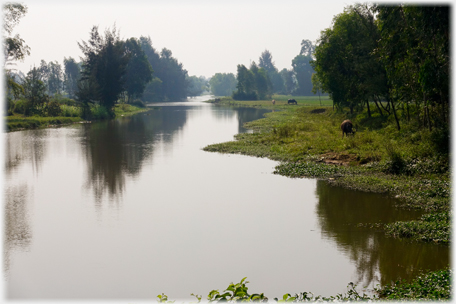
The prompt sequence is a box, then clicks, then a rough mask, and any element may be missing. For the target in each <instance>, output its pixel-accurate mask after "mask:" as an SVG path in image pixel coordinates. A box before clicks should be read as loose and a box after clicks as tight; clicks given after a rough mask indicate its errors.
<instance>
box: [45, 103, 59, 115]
mask: <svg viewBox="0 0 456 304" xmlns="http://www.w3.org/2000/svg"><path fill="white" fill-rule="evenodd" d="M44 113H45V114H46V115H47V116H53V117H55V116H61V115H62V109H61V108H60V104H59V103H58V102H56V101H53V100H52V101H49V102H48V103H47V104H46V106H45V108H44Z"/></svg>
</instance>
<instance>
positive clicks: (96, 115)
mask: <svg viewBox="0 0 456 304" xmlns="http://www.w3.org/2000/svg"><path fill="white" fill-rule="evenodd" d="M90 113H91V117H90V118H92V119H108V118H111V114H110V113H109V111H108V109H106V107H105V106H100V105H94V106H93V107H91V109H90Z"/></svg>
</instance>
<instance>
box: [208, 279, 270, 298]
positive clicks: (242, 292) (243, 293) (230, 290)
mask: <svg viewBox="0 0 456 304" xmlns="http://www.w3.org/2000/svg"><path fill="white" fill-rule="evenodd" d="M245 279H247V277H245V278H243V279H242V280H241V282H239V283H237V284H234V283H231V284H230V285H229V286H228V287H227V289H226V290H225V291H224V293H222V294H221V293H220V292H219V291H218V290H212V291H211V292H209V294H208V296H207V299H208V300H209V302H267V301H268V298H266V297H265V296H264V294H256V293H255V294H252V295H249V293H248V289H249V288H248V287H247V286H245V285H246V284H247V283H249V282H248V281H245Z"/></svg>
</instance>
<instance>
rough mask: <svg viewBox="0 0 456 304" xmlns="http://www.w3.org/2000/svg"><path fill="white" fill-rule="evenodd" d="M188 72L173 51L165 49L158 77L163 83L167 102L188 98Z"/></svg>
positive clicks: (161, 54)
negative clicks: (173, 54)
mask: <svg viewBox="0 0 456 304" xmlns="http://www.w3.org/2000/svg"><path fill="white" fill-rule="evenodd" d="M187 76H188V75H187V70H185V69H184V66H183V65H182V63H179V62H178V61H177V59H176V58H174V57H173V56H172V52H171V50H169V49H167V48H163V49H162V51H161V53H160V64H159V69H158V71H157V77H158V78H160V79H161V81H163V84H162V88H163V95H164V98H165V100H170V101H176V100H181V99H184V98H186V97H187V88H188V84H189V83H188V81H187Z"/></svg>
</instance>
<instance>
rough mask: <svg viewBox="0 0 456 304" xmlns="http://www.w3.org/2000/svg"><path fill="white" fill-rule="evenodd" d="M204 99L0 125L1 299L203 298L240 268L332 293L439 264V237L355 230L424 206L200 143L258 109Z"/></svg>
mask: <svg viewBox="0 0 456 304" xmlns="http://www.w3.org/2000/svg"><path fill="white" fill-rule="evenodd" d="M204 98H207V96H206V97H198V98H193V99H189V100H188V101H187V102H182V103H166V104H159V105H157V106H160V107H161V109H159V110H153V111H150V112H148V113H145V114H138V115H135V116H132V117H125V118H124V117H122V118H119V119H116V120H113V121H105V122H97V123H91V124H75V125H71V126H65V127H60V128H48V129H42V130H28V131H19V132H12V133H7V134H3V138H4V143H5V145H4V146H5V147H4V149H5V174H4V193H5V199H4V206H5V211H4V223H5V226H4V284H5V288H4V293H5V295H4V296H5V298H6V299H10V300H50V299H53V300H69V299H73V300H83V301H85V300H135V301H142V300H144V301H148V302H150V301H151V300H153V301H155V299H156V296H157V295H159V294H161V293H165V294H166V295H168V297H169V298H170V299H172V300H190V299H192V297H191V296H190V294H191V293H195V294H200V295H203V299H204V298H205V297H206V295H207V294H208V293H209V292H210V291H211V290H213V289H219V290H220V291H222V290H224V289H225V288H226V287H227V286H228V284H229V283H230V282H234V283H237V282H239V281H240V280H241V279H242V278H243V277H247V280H248V281H249V282H250V283H249V284H248V285H247V286H248V287H249V292H251V293H261V292H263V293H265V295H266V296H267V297H269V298H270V299H272V298H274V297H281V296H282V295H283V294H285V293H291V294H294V293H299V292H303V291H311V292H313V293H314V294H316V295H323V296H330V295H335V294H337V293H343V292H346V290H347V288H346V286H347V284H348V283H349V282H354V283H355V284H358V285H359V287H360V289H362V287H364V286H367V287H368V289H372V288H373V287H375V286H376V285H377V284H385V283H390V281H391V280H396V279H397V278H399V277H401V278H404V279H408V278H410V277H412V276H414V275H416V274H417V273H418V271H419V270H421V269H423V270H427V269H429V270H433V269H440V268H443V267H445V266H447V265H448V264H449V249H448V247H445V246H437V245H433V244H417V243H411V242H407V241H398V240H395V239H391V238H386V237H385V236H384V235H383V234H382V233H381V232H378V231H376V230H375V229H372V228H366V227H364V226H366V224H370V223H386V222H392V221H395V220H408V219H413V218H417V217H419V216H420V213H419V212H410V211H404V210H399V209H396V208H394V206H393V205H394V201H393V200H392V199H390V198H387V197H385V196H382V195H376V194H370V193H362V192H355V191H349V190H345V189H340V188H334V187H331V186H329V185H327V184H326V183H325V182H323V181H317V180H314V179H290V178H286V177H283V176H278V175H274V174H272V172H273V170H274V167H275V166H276V165H277V164H278V163H277V162H274V161H271V160H268V159H261V158H254V157H248V156H241V155H225V154H218V153H210V152H205V151H203V150H202V148H203V147H204V146H206V145H208V144H212V143H218V142H224V141H229V140H232V139H233V135H235V134H237V133H240V132H247V130H245V129H244V128H243V127H242V125H243V124H244V123H245V122H247V121H251V120H255V119H258V118H261V117H262V116H263V114H264V113H265V112H266V111H265V110H259V109H250V108H228V107H219V106H215V105H211V104H206V103H203V102H202V101H203V100H204ZM367 226H368V225H367ZM193 299H194V298H193Z"/></svg>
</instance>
